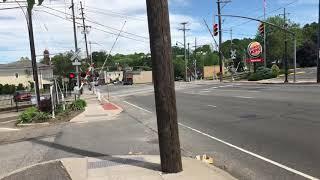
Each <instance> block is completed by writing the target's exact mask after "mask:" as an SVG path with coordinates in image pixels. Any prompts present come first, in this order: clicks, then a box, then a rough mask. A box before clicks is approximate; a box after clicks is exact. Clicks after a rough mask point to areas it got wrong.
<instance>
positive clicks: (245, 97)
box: [233, 96, 253, 99]
mask: <svg viewBox="0 0 320 180" xmlns="http://www.w3.org/2000/svg"><path fill="white" fill-rule="evenodd" d="M233 97H235V98H242V99H253V97H249V96H233Z"/></svg>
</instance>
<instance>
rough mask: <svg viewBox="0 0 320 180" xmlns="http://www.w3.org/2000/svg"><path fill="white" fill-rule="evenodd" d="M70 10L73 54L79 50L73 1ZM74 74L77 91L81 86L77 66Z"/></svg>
mask: <svg viewBox="0 0 320 180" xmlns="http://www.w3.org/2000/svg"><path fill="white" fill-rule="evenodd" d="M70 8H71V10H72V23H73V37H74V49H75V51H74V52H75V53H76V52H77V51H78V50H79V49H78V40H77V29H76V17H75V14H74V2H73V0H71V6H70ZM76 62H78V60H76ZM76 74H77V87H78V89H79V88H80V86H81V84H80V76H79V66H76Z"/></svg>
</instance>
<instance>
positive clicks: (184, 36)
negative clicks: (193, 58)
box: [179, 22, 190, 82]
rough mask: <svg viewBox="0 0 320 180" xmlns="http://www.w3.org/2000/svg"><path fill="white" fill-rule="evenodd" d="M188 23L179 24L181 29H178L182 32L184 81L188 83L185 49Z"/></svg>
mask: <svg viewBox="0 0 320 180" xmlns="http://www.w3.org/2000/svg"><path fill="white" fill-rule="evenodd" d="M187 24H188V22H183V23H181V25H182V28H181V29H179V30H180V31H183V47H184V65H185V69H184V70H185V81H186V82H187V81H188V61H187V47H186V31H189V30H190V29H186V25H187Z"/></svg>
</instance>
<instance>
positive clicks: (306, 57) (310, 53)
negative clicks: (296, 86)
mask: <svg viewBox="0 0 320 180" xmlns="http://www.w3.org/2000/svg"><path fill="white" fill-rule="evenodd" d="M317 54H318V53H317V46H316V44H315V43H313V42H312V41H306V42H304V44H303V45H302V47H300V48H299V49H298V51H297V63H298V64H299V65H300V67H312V66H316V65H317Z"/></svg>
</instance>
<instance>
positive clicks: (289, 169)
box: [123, 101, 319, 180]
mask: <svg viewBox="0 0 320 180" xmlns="http://www.w3.org/2000/svg"><path fill="white" fill-rule="evenodd" d="M123 102H125V103H127V104H129V105H131V106H133V107H136V108H138V109H140V110H143V111H145V112H148V113H152V112H151V111H149V110H146V109H144V108H142V107H139V106H137V105H134V104H132V103H129V102H127V101H123ZM208 106H209V105H208ZM178 124H179V125H180V126H182V127H185V128H187V129H189V130H192V131H194V132H197V133H199V134H201V135H204V136H206V137H208V138H210V139H213V140H216V141H218V142H220V143H222V144H225V145H227V146H229V147H232V148H234V149H237V150H239V151H241V152H244V153H246V154H249V155H251V156H253V157H256V158H258V159H260V160H263V161H265V162H268V163H270V164H273V165H275V166H278V167H280V168H282V169H285V170H287V171H289V172H292V173H295V174H297V175H300V176H302V177H305V178H307V179H311V180H319V179H318V178H316V177H313V176H310V175H308V174H305V173H303V172H300V171H298V170H295V169H293V168H290V167H288V166H285V165H283V164H280V163H278V162H276V161H273V160H271V159H268V158H265V157H263V156H260V155H258V154H255V153H253V152H250V151H248V150H245V149H243V148H241V147H238V146H235V145H233V144H231V143H228V142H226V141H223V140H221V139H219V138H216V137H213V136H211V135H209V134H206V133H204V132H201V131H199V130H197V129H194V128H192V127H189V126H186V125H184V124H182V123H178Z"/></svg>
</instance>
